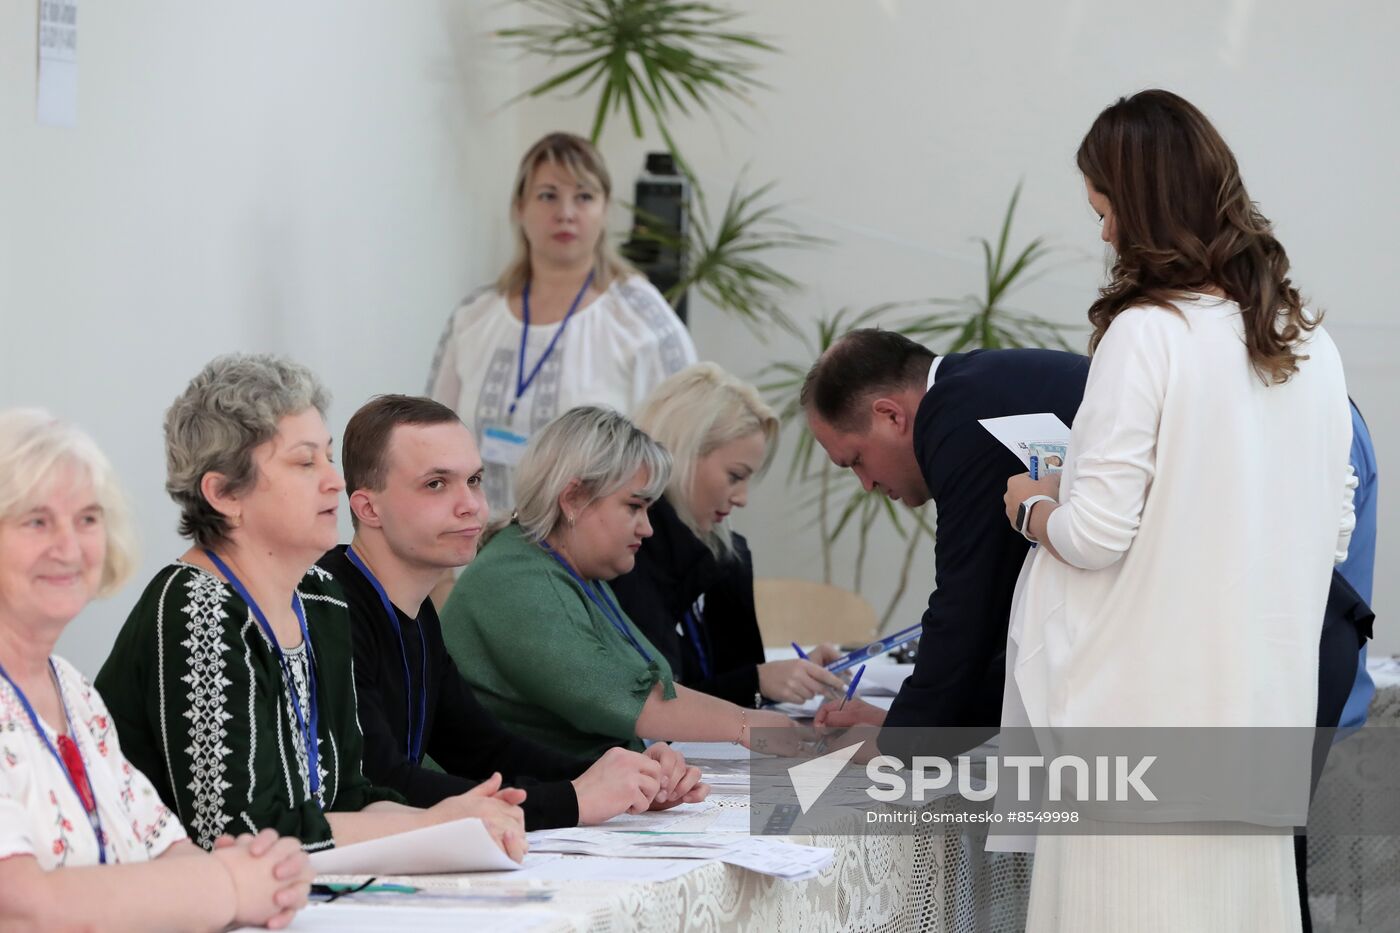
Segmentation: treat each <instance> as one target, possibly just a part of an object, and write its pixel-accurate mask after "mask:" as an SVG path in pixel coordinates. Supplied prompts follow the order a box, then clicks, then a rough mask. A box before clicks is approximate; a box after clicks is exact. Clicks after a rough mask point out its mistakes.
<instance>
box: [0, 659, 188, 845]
mask: <svg viewBox="0 0 1400 933" xmlns="http://www.w3.org/2000/svg"><path fill="white" fill-rule="evenodd" d="M53 661H54V670H55V671H56V672H57V674H58V681H59V688H60V689H61V690H62V691H63V699H64V702H66V703H67V704H68V716H69V719H70V720H71V727H70V728H71V732H70V736H71V738H72V739H73V741H74V742H75V743H76V744H77V746H78V749H79V750H80V751H81V752H82V754H83V766H84V768H85V769H86V770H87V775H88V782H89V783H90V784H91V785H92V793H93V797H94V798H95V799H96V801H97V812H98V815H99V816H100V817H101V824H102V830H103V833H104V835H105V836H106V849H107V861H108V863H113V862H144V861H148V860H150V859H153V858H156V857H158V856H159V855H161V854H162V853H163V852H165V850H166V849H168V848H169V847H170V846H171V845H173V844H174V843H176V842H179V841H180V840H181V839H184V838H185V830H184V829H183V828H182V827H181V826H180V821H179V820H177V819H176V818H175V816H174V814H172V813H171V812H170V811H169V810H168V809H167V808H166V807H165V805H164V804H163V803H161V802H160V796H159V795H158V794H157V793H156V790H155V788H154V787H152V786H151V782H150V781H148V780H146V777H145V775H143V774H142V773H141V772H140V771H138V770H136V769H135V768H134V767H132V765H131V763H130V762H129V761H127V760H126V758H125V757H123V756H122V751H121V746H120V745H119V744H118V742H117V732H116V728H115V726H114V725H113V724H112V718H111V716H110V715H108V713H107V707H106V705H105V704H104V703H103V702H102V698H101V697H100V696H99V695H98V693H97V691H96V690H94V689H93V686H92V684H91V683H90V682H89V681H88V679H87V678H85V677H83V675H82V674H80V673H78V671H77V669H76V668H75V667H73V665H71V664H69V663H68V662H67V661H65V660H63V658H60V657H55V658H54V659H53ZM41 722H42V720H41ZM43 725H44V729H45V732H47V733H48V739H49V742H51V743H53V745H54V747H57V745H58V733H57V732H55V731H54V729H53V728H52V727H51V726H50V725H49V724H48V723H43ZM14 855H32V856H34V858H35V859H36V860H38V862H39V865H40V867H42V868H44V869H45V870H49V869H53V868H58V867H60V866H65V865H71V866H79V865H96V864H97V863H98V848H97V838H96V835H95V834H94V832H93V829H92V826H91V824H90V823H89V821H88V815H87V812H86V811H85V810H84V809H83V804H82V801H81V800H79V799H78V796H77V794H76V793H74V791H73V787H72V785H71V784H69V782H68V777H67V775H66V773H65V771H64V770H63V767H62V766H61V765H60V764H59V763H58V762H57V761H56V760H55V759H54V757H53V755H52V754H51V753H50V752H49V750H48V748H47V747H46V746H45V744H44V741H43V740H42V739H41V738H40V737H39V736H38V735H36V734H35V732H34V726H33V723H32V721H31V720H30V718H29V714H28V713H27V712H25V709H24V705H23V704H22V703H21V702H20V699H19V697H18V696H17V695H16V694H15V691H14V690H13V688H11V687H10V685H9V684H8V683H6V682H5V681H4V680H3V679H0V859H4V858H9V857H10V856H14Z"/></svg>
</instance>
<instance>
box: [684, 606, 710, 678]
mask: <svg viewBox="0 0 1400 933" xmlns="http://www.w3.org/2000/svg"><path fill="white" fill-rule="evenodd" d="M682 621H683V622H684V624H685V633H686V635H687V636H688V637H689V638H690V643H691V645H693V646H694V647H695V656H696V657H697V658H699V660H700V677H701V678H702V679H704V680H709V679H710V659H709V657H708V656H707V655H706V654H705V643H704V639H702V638H701V637H700V619H699V618H698V617H697V616H696V615H695V609H694V608H690V609H687V610H686V611H685V618H684V619H683V620H682Z"/></svg>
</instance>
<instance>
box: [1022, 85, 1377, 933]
mask: <svg viewBox="0 0 1400 933" xmlns="http://www.w3.org/2000/svg"><path fill="white" fill-rule="evenodd" d="M1077 162H1078V166H1079V169H1080V171H1081V172H1083V174H1084V181H1085V187H1086V189H1087V193H1088V199H1089V203H1090V205H1091V206H1092V207H1093V209H1094V211H1095V212H1096V213H1097V214H1098V215H1099V217H1100V218H1101V222H1102V225H1103V234H1102V238H1103V240H1104V242H1106V243H1108V244H1109V245H1110V246H1111V247H1112V248H1113V250H1114V251H1115V253H1116V258H1115V262H1114V265H1113V268H1112V272H1111V274H1110V281H1109V282H1108V284H1107V285H1105V286H1104V287H1103V288H1102V289H1101V290H1100V293H1099V298H1098V300H1096V301H1095V302H1094V304H1093V305H1092V306H1091V308H1090V310H1089V320H1090V322H1091V324H1092V325H1093V328H1094V330H1093V335H1092V337H1091V339H1090V350H1091V352H1092V353H1093V362H1092V365H1091V368H1090V372H1089V380H1088V385H1087V387H1086V389H1085V393H1084V402H1083V405H1082V406H1081V407H1080V409H1079V412H1078V414H1077V416H1076V417H1075V421H1074V425H1073V430H1072V432H1071V437H1070V445H1069V457H1068V462H1067V464H1066V467H1065V470H1064V473H1063V474H1062V475H1061V476H1050V477H1047V478H1043V479H1040V480H1038V481H1033V480H1031V479H1030V478H1029V476H1026V475H1022V476H1016V477H1012V478H1011V479H1010V480H1009V481H1008V484H1007V493H1006V505H1007V515H1008V518H1010V519H1011V520H1012V522H1013V524H1015V523H1016V521H1017V518H1018V512H1019V513H1020V514H1021V516H1024V514H1025V512H1026V510H1027V508H1026V507H1027V506H1028V510H1029V513H1030V515H1029V522H1028V523H1027V524H1026V525H1025V526H1024V527H1025V528H1026V534H1027V536H1028V537H1031V538H1032V539H1033V540H1036V541H1038V542H1039V543H1040V545H1041V546H1040V547H1039V548H1038V550H1037V551H1036V552H1035V553H1034V555H1033V557H1032V558H1031V563H1030V565H1029V567H1028V569H1027V571H1026V572H1025V573H1023V576H1022V582H1021V584H1020V586H1021V590H1020V592H1019V593H1018V596H1017V608H1016V609H1015V611H1013V618H1012V629H1011V637H1012V641H1013V643H1014V645H1015V648H1016V652H1017V653H1016V655H1015V658H1014V660H1012V661H1010V662H1009V663H1010V665H1011V672H1012V674H1013V677H1014V690H1015V691H1016V692H1017V693H1019V700H1020V703H1021V705H1022V706H1023V709H1024V712H1025V715H1026V716H1027V718H1028V720H1029V722H1030V724H1031V725H1032V726H1036V727H1042V728H1043V727H1051V728H1061V727H1081V726H1107V727H1139V726H1141V727H1150V726H1187V727H1254V726H1291V727H1310V726H1311V725H1312V724H1313V722H1314V717H1315V714H1316V706H1317V665H1318V640H1319V635H1320V630H1321V624H1322V616H1323V607H1324V605H1325V603H1326V599H1327V588H1328V581H1329V578H1330V574H1331V570H1332V565H1333V563H1334V561H1336V560H1337V559H1339V558H1340V557H1342V556H1344V555H1345V552H1346V546H1347V539H1348V538H1349V536H1350V531H1351V525H1352V521H1353V519H1352V510H1351V486H1352V482H1353V481H1352V479H1351V471H1350V467H1349V466H1348V448H1349V445H1350V442H1351V426H1350V419H1349V413H1348V408H1347V394H1346V385H1345V382H1344V379H1343V375H1342V365H1341V361H1340V359H1339V357H1338V354H1337V350H1336V348H1335V346H1334V345H1333V343H1332V341H1331V338H1330V337H1328V335H1327V332H1326V331H1325V330H1324V329H1323V328H1322V327H1321V326H1320V320H1321V315H1320V314H1318V313H1315V312H1312V311H1310V310H1308V309H1306V308H1304V307H1303V304H1302V299H1301V298H1300V296H1299V294H1298V290H1297V289H1296V288H1294V286H1293V285H1292V284H1291V283H1290V281H1289V279H1288V268H1289V264H1288V258H1287V256H1286V254H1285V253H1284V250H1283V247H1282V246H1281V245H1280V244H1279V243H1278V241H1277V240H1276V239H1275V238H1274V236H1273V232H1272V229H1271V227H1270V224H1269V221H1268V220H1267V219H1266V218H1265V217H1264V216H1263V215H1261V214H1260V213H1259V211H1258V209H1257V208H1256V207H1255V206H1254V204H1253V203H1252V202H1251V201H1250V198H1249V195H1248V193H1247V192H1246V191H1245V188H1244V184H1243V182H1242V181H1241V180H1240V175H1239V170H1238V167H1237V165H1236V162H1235V159H1234V156H1233V155H1232V153H1231V152H1230V149H1229V147H1228V146H1227V145H1226V144H1225V142H1224V140H1223V139H1222V138H1221V136H1220V135H1219V134H1218V132H1217V131H1216V130H1215V128H1214V127H1213V126H1212V125H1211V124H1210V122H1209V121H1208V120H1207V119H1206V118H1205V116H1203V115H1202V114H1201V113H1200V111H1199V110H1197V109H1196V108H1195V107H1193V106H1192V105H1191V104H1189V103H1188V102H1186V101H1185V100H1182V99H1181V98H1180V97H1178V96H1176V95H1174V94H1170V93H1168V92H1166V91H1160V90H1153V91H1144V92H1142V93H1139V94H1136V95H1134V96H1133V97H1130V98H1126V99H1120V100H1119V101H1118V102H1117V103H1115V104H1114V105H1113V106H1111V107H1109V108H1108V109H1107V110H1105V111H1104V112H1103V113H1102V114H1100V115H1099V117H1098V119H1097V120H1095V121H1094V124H1093V126H1092V127H1091V128H1090V130H1089V132H1088V134H1087V135H1086V136H1085V138H1084V141H1083V143H1082V144H1081V145H1080V148H1079V152H1078V155H1077ZM1035 496H1047V497H1049V498H1048V500H1044V499H1042V500H1039V501H1035V502H1029V503H1028V500H1031V499H1032V498H1033V497H1035ZM1011 679H1012V678H1008V680H1009V681H1010V680H1011ZM1011 692H1012V691H1011V688H1010V687H1009V689H1008V697H1009V696H1010V694H1011ZM1012 706H1013V704H1011V703H1010V702H1008V704H1007V709H1011V708H1012ZM1007 716H1008V713H1007V712H1006V711H1005V710H1004V712H1003V718H1004V719H1005V718H1006V717H1007ZM1300 922H1301V921H1300V915H1299V909H1298V894H1297V887H1296V878H1295V874H1294V864H1293V843H1292V839H1291V837H1290V836H1288V835H1286V834H1284V833H1275V834H1266V835H1247V836H1226V835H1192V836H1187V835H1176V836H1171V835H1133V836H1128V835H1100V836H1088V835H1047V834H1044V833H1042V834H1041V836H1040V838H1039V840H1038V842H1037V846H1036V864H1035V872H1034V877H1033V882H1032V890H1031V906H1030V918H1029V922H1028V926H1027V929H1029V930H1035V931H1040V930H1066V931H1068V930H1073V931H1075V933H1083V931H1122V930H1133V931H1136V933H1143V931H1164V933H1165V931H1179V930H1191V931H1193V933H1206V931H1213V930H1220V931H1226V930H1229V931H1238V930H1261V931H1263V930H1268V931H1287V930H1297V929H1299V928H1300Z"/></svg>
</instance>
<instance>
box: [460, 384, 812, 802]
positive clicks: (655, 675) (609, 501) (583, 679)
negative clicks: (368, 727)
mask: <svg viewBox="0 0 1400 933" xmlns="http://www.w3.org/2000/svg"><path fill="white" fill-rule="evenodd" d="M670 473H671V457H670V455H669V454H668V453H667V452H666V450H665V448H663V447H662V446H661V445H659V444H657V443H656V442H655V441H654V440H652V439H651V438H650V437H648V436H647V435H646V434H645V433H643V432H642V431H641V430H639V429H638V428H637V427H636V426H635V425H633V424H632V423H631V422H630V421H628V420H627V419H626V418H624V417H623V416H622V415H620V414H618V413H617V412H615V411H612V410H610V409H603V408H593V407H586V406H585V407H579V408H574V409H571V410H569V411H567V412H565V413H564V414H563V415H561V416H560V417H559V418H558V419H556V420H555V421H553V422H552V423H550V425H549V426H548V427H546V428H545V429H544V430H543V431H541V432H539V433H538V434H537V435H536V436H535V437H534V439H533V440H531V442H530V447H529V449H528V451H527V452H526V454H525V457H524V459H523V460H522V461H521V463H520V467H519V469H518V471H517V473H516V508H517V511H516V517H515V520H514V521H513V522H512V523H511V524H510V525H508V526H506V527H505V528H502V529H501V530H500V531H498V532H497V533H496V534H495V535H493V536H492V538H491V540H490V541H488V542H487V543H486V545H485V547H483V548H482V551H481V554H480V555H479V556H478V557H477V559H476V560H475V561H474V562H473V563H472V564H471V565H470V566H468V567H467V569H466V570H464V571H463V572H462V576H461V577H460V578H459V579H458V581H457V585H456V587H455V588H454V589H453V591H452V596H451V597H450V598H449V599H448V601H447V605H446V606H445V607H444V609H443V614H442V625H443V635H444V637H445V639H446V641H447V647H448V650H449V651H450V652H451V654H452V656H453V658H454V659H455V660H456V661H457V664H458V666H459V667H460V668H461V670H462V673H463V675H464V676H465V677H466V678H467V680H468V681H469V682H470V683H471V685H472V687H473V689H474V690H475V691H476V694H477V696H478V697H479V698H480V699H481V701H482V702H483V703H484V704H485V705H486V706H487V707H488V708H490V709H491V711H492V712H493V713H495V714H496V716H497V717H498V718H499V719H500V720H501V721H502V722H503V723H505V724H506V725H507V726H508V727H510V728H513V729H517V730H519V731H520V732H521V733H522V734H524V735H527V736H529V737H530V738H532V739H534V740H536V741H539V742H544V743H547V744H551V745H553V746H555V747H556V748H559V749H561V750H564V751H568V752H571V753H573V754H577V755H594V756H596V755H598V754H599V753H601V752H602V751H604V750H605V749H607V748H609V747H612V746H615V745H622V746H626V747H628V748H632V749H634V750H635V749H640V748H641V747H642V739H660V740H672V739H674V740H678V741H700V742H708V741H734V742H741V743H743V744H745V745H749V746H750V747H753V743H754V740H755V736H754V735H753V734H752V730H754V729H757V728H759V727H763V728H765V729H768V730H777V729H783V730H788V729H791V728H792V726H793V723H792V721H791V720H790V719H788V718H787V717H786V716H783V715H782V714H780V713H775V712H772V711H760V710H753V709H745V708H743V707H740V706H737V705H735V704H733V703H729V702H726V701H724V700H721V699H718V698H716V697H712V696H709V695H707V694H704V693H700V692H698V691H695V690H691V689H689V688H687V687H684V686H681V685H679V684H677V683H675V679H674V677H673V675H672V671H671V666H670V664H669V663H667V661H666V658H665V656H664V655H662V654H661V652H659V651H658V650H657V649H656V647H655V646H654V645H653V644H652V643H651V642H650V641H649V640H648V639H647V637H646V636H645V635H643V634H642V633H641V632H640V631H639V630H638V629H637V626H636V625H634V624H633V622H632V620H631V619H629V618H628V617H627V614H626V613H625V612H623V611H622V609H621V608H620V607H619V606H618V603H617V599H616V597H615V596H614V594H613V592H612V590H611V589H610V588H609V586H608V583H607V581H608V580H611V579H613V578H614V577H618V576H621V575H622V574H624V573H627V572H628V571H629V570H631V569H632V566H633V563H634V562H635V560H636V555H637V550H638V549H639V548H640V547H641V546H642V542H643V541H644V540H645V539H646V538H647V537H648V536H649V535H650V534H651V525H650V523H649V521H648V519H647V509H648V508H649V507H650V506H651V504H652V503H653V502H654V501H656V499H657V497H658V496H659V495H660V494H661V491H662V490H663V489H665V488H666V481H667V479H668V478H669V476H670ZM784 734H785V733H776V732H767V733H764V734H763V736H762V738H763V739H765V740H771V739H773V738H775V737H777V738H781V737H782V736H783V735H784ZM690 770H691V771H695V769H693V768H692V769H690ZM693 777H694V778H695V779H698V772H695V774H694V775H693Z"/></svg>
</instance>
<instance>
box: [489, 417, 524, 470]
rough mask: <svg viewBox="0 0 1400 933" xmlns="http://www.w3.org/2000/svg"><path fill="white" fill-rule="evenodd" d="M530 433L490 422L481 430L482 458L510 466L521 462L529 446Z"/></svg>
mask: <svg viewBox="0 0 1400 933" xmlns="http://www.w3.org/2000/svg"><path fill="white" fill-rule="evenodd" d="M529 443H530V435H528V434H522V433H520V432H519V431H516V430H514V429H512V428H507V427H502V426H501V425H499V424H488V425H486V428H485V430H483V431H482V432H481V459H482V460H485V461H486V462H487V463H499V464H502V465H504V466H508V467H515V466H518V465H519V464H520V458H522V457H524V456H525V448H526V447H527V446H529Z"/></svg>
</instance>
